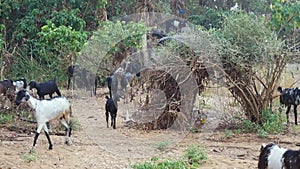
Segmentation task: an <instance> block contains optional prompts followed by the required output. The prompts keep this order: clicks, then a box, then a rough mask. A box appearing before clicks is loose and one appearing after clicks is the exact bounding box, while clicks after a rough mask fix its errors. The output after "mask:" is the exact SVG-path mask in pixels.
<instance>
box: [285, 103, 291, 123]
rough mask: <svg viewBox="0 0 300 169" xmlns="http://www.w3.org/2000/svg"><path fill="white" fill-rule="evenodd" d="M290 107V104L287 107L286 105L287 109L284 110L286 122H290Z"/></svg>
mask: <svg viewBox="0 0 300 169" xmlns="http://www.w3.org/2000/svg"><path fill="white" fill-rule="evenodd" d="M290 109H291V106H288V107H287V110H286V113H285V114H286V122H287V123H289V122H290V121H289V112H290Z"/></svg>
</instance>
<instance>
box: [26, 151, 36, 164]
mask: <svg viewBox="0 0 300 169" xmlns="http://www.w3.org/2000/svg"><path fill="white" fill-rule="evenodd" d="M23 159H24V160H25V161H27V162H29V163H30V162H35V161H36V160H38V159H40V155H38V154H36V153H35V151H30V153H29V154H24V155H23Z"/></svg>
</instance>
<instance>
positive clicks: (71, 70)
mask: <svg viewBox="0 0 300 169" xmlns="http://www.w3.org/2000/svg"><path fill="white" fill-rule="evenodd" d="M74 68H75V66H74V65H71V66H69V67H68V70H67V74H68V87H67V89H68V90H69V89H70V83H71V79H72V78H73V76H74Z"/></svg>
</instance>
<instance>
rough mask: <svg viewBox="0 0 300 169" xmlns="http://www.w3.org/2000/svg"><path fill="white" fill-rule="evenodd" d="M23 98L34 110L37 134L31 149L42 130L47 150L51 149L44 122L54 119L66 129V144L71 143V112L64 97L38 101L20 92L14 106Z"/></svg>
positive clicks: (23, 91) (25, 92)
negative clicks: (46, 140) (47, 143)
mask: <svg viewBox="0 0 300 169" xmlns="http://www.w3.org/2000/svg"><path fill="white" fill-rule="evenodd" d="M23 98H25V100H26V101H27V103H28V104H29V106H30V107H31V108H32V109H34V110H35V113H34V116H35V118H36V121H37V123H38V127H37V132H36V134H35V137H34V141H33V148H34V147H35V144H36V141H37V139H38V137H39V135H40V133H41V131H42V129H44V132H45V134H46V137H47V139H48V142H49V150H51V149H52V148H53V145H52V143H51V140H50V136H49V131H48V128H47V125H46V122H49V121H51V120H55V119H59V120H60V122H61V123H62V124H63V125H64V126H65V127H66V143H67V144H70V143H71V142H70V136H71V127H70V116H71V113H72V112H71V105H70V103H69V101H68V100H67V99H66V98H65V97H55V98H52V99H49V100H38V99H36V98H34V97H32V96H31V95H30V94H29V93H28V92H27V91H26V90H21V91H19V92H18V93H17V97H16V104H17V105H19V104H20V103H21V102H22V100H23Z"/></svg>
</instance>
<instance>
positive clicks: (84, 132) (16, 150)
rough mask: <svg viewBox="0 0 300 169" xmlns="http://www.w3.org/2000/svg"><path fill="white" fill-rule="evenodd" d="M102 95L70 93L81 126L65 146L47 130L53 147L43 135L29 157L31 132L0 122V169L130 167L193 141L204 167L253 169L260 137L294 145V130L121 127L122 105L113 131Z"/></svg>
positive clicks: (174, 154) (174, 153) (174, 152)
mask: <svg viewBox="0 0 300 169" xmlns="http://www.w3.org/2000/svg"><path fill="white" fill-rule="evenodd" d="M104 99H105V98H104V97H103V96H101V97H99V96H98V97H97V98H95V97H93V98H91V97H83V96H75V97H74V98H72V99H71V101H72V104H73V112H74V118H76V119H77V120H78V121H79V123H80V124H81V128H82V129H81V130H80V131H74V132H73V135H72V142H73V143H72V145H71V146H67V145H65V144H64V137H63V136H56V135H51V139H52V142H53V144H54V147H53V150H51V151H49V150H48V143H47V140H46V137H45V135H44V134H42V135H41V136H40V137H39V140H38V143H37V146H36V154H35V156H34V157H33V158H32V161H31V162H29V161H30V154H29V150H30V148H31V145H32V141H33V133H32V134H30V135H28V136H26V135H25V136H24V135H18V134H16V133H14V132H10V131H7V130H6V129H4V128H3V127H2V128H1V127H0V135H2V136H6V137H11V138H12V141H10V140H8V141H7V139H6V140H5V141H4V140H0V169H8V168H16V169H19V168H20V169H27V168H31V169H37V168H39V169H40V168H60V169H73V168H79V169H81V168H82V169H85V168H87V169H90V168H95V169H102V168H103V169H106V168H107V169H110V168H112V169H118V168H120V169H121V168H130V165H131V164H135V163H137V162H143V161H148V160H149V159H151V157H153V156H158V157H161V158H180V157H181V155H182V152H183V151H184V149H185V148H186V147H187V146H189V145H192V144H195V143H200V144H201V145H203V146H204V147H205V148H206V150H207V152H208V161H207V162H206V164H204V166H203V167H202V168H207V169H214V168H215V169H218V168H224V169H227V168H228V169H231V168H232V169H234V168H237V169H244V168H248V169H252V168H256V167H257V157H258V155H259V148H260V145H261V143H263V142H265V143H266V142H270V141H278V142H282V144H281V145H282V146H287V147H289V148H297V147H295V146H294V144H293V143H296V142H297V140H298V137H297V136H296V135H284V136H272V138H270V139H258V138H257V136H256V135H245V134H244V135H243V134H242V135H239V136H236V137H232V138H230V139H227V138H225V134H224V133H223V132H214V133H211V132H204V133H189V134H187V135H186V134H185V133H184V135H183V134H182V133H176V132H172V131H151V132H146V131H136V130H133V129H127V128H125V127H123V125H124V123H123V119H122V117H121V116H122V113H124V112H123V111H124V110H123V111H122V110H120V111H119V112H120V113H119V115H118V118H117V129H116V130H113V129H112V128H107V127H106V122H105V116H104V102H105V100H104ZM18 136H19V137H18ZM20 136H22V137H20ZM164 142H165V143H168V146H167V147H166V150H165V151H163V152H161V151H160V150H158V146H159V145H160V144H161V143H164ZM283 143H286V144H283Z"/></svg>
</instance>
